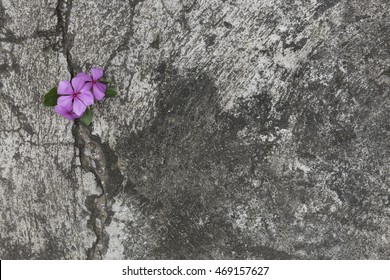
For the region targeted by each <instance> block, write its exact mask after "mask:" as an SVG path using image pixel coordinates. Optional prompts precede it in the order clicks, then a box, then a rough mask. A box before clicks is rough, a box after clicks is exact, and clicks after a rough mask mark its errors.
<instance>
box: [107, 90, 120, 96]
mask: <svg viewBox="0 0 390 280" xmlns="http://www.w3.org/2000/svg"><path fill="white" fill-rule="evenodd" d="M117 94H118V93H117V92H116V91H115V89H113V88H107V90H106V97H114V96H115V95H117Z"/></svg>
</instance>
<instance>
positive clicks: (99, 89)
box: [77, 68, 107, 100]
mask: <svg viewBox="0 0 390 280" xmlns="http://www.w3.org/2000/svg"><path fill="white" fill-rule="evenodd" d="M90 72H91V76H89V75H87V74H85V73H78V74H77V77H83V78H84V81H85V82H86V83H87V84H90V85H91V86H92V93H93V96H94V97H95V99H96V100H102V99H103V98H104V96H105V93H106V89H107V86H106V85H105V84H103V83H100V82H98V80H99V79H100V78H101V77H103V70H102V69H99V68H91V71H90Z"/></svg>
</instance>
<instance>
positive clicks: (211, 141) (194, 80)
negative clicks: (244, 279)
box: [0, 0, 390, 259]
mask: <svg viewBox="0 0 390 280" xmlns="http://www.w3.org/2000/svg"><path fill="white" fill-rule="evenodd" d="M0 28H1V30H0V44H1V45H0V110H1V114H0V213H1V222H0V244H1V246H0V258H1V259H390V245H389V242H390V188H389V185H390V181H389V180H390V179H389V178H390V176H389V175H390V170H389V158H390V150H389V139H390V125H389V124H388V120H389V119H390V89H389V85H390V39H389V38H390V3H389V1H388V0H367V1H362V0H311V1H306V0H305V1H304V0H283V1H282V0H258V1H249V0H241V1H239V0H237V1H235V0H212V1H206V0H144V1H140V0H130V1H129V0H126V1H125V0H113V1H103V0H96V1H85V0H81V1H72V0H67V1H66V0H59V1H58V2H56V1H52V0H31V1H21V0H12V1H11V0H1V1H0ZM91 66H97V67H102V68H104V70H105V71H106V77H107V78H108V79H109V80H111V81H113V82H114V84H115V87H116V89H117V90H118V92H119V95H118V96H117V97H115V98H112V99H107V100H105V101H104V102H102V103H100V104H99V105H97V106H96V107H95V117H94V120H93V125H92V126H91V127H88V128H87V127H85V126H83V125H82V124H80V123H78V122H74V123H73V122H69V121H67V120H65V119H62V118H60V117H59V116H57V115H55V114H54V112H53V111H52V110H50V109H48V108H45V107H43V106H42V104H41V97H42V95H43V94H44V93H45V92H46V91H47V90H48V89H50V88H51V87H52V86H53V85H55V83H56V82H58V81H59V80H61V79H69V78H70V77H71V76H73V75H75V74H76V73H77V72H78V71H81V70H88V69H89V68H90V67H91Z"/></svg>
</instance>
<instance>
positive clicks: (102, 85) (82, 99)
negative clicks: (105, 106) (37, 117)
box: [43, 68, 116, 125]
mask: <svg viewBox="0 0 390 280" xmlns="http://www.w3.org/2000/svg"><path fill="white" fill-rule="evenodd" d="M102 78H103V70H102V69H99V68H92V69H91V71H90V75H88V74H85V73H78V74H77V76H76V77H74V78H72V79H71V81H70V82H69V81H67V80H64V81H60V82H59V84H58V86H57V87H54V88H52V89H51V90H50V91H49V92H48V93H47V94H46V95H45V96H44V101H43V103H44V105H46V106H50V107H53V106H54V111H55V112H56V113H58V114H59V115H61V116H64V117H65V118H67V119H69V120H74V119H78V118H80V120H81V121H82V122H83V123H84V124H86V125H89V124H90V123H91V121H92V109H91V107H90V106H91V105H92V104H93V103H94V102H95V100H99V101H100V100H102V99H104V97H113V96H115V95H116V92H115V90H114V89H112V88H108V87H107V84H109V82H107V81H105V80H102Z"/></svg>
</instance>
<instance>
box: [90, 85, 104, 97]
mask: <svg viewBox="0 0 390 280" xmlns="http://www.w3.org/2000/svg"><path fill="white" fill-rule="evenodd" d="M92 89H93V91H92V92H93V96H94V97H95V99H96V100H102V99H103V98H104V96H105V93H106V89H107V85H105V84H103V83H96V84H94V85H93V86H92Z"/></svg>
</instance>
